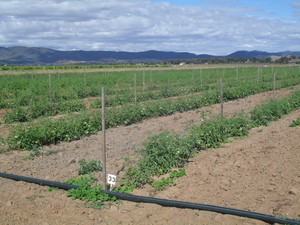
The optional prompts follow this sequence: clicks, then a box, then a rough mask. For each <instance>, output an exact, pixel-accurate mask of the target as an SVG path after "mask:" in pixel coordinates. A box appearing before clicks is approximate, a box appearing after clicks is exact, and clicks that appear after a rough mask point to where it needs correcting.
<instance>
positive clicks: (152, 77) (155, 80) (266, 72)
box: [0, 67, 298, 108]
mask: <svg viewBox="0 0 300 225" xmlns="http://www.w3.org/2000/svg"><path fill="white" fill-rule="evenodd" d="M257 70H258V69H257V68H243V69H239V70H238V71H239V72H238V73H237V72H236V71H237V69H233V68H228V69H224V71H226V72H222V71H223V69H203V70H192V69H189V70H174V69H173V70H172V69H170V70H163V71H146V72H145V73H144V72H143V71H137V72H136V73H137V94H138V97H139V98H140V100H141V101H143V100H145V98H147V99H151V98H152V97H154V98H156V99H158V98H159V97H164V96H174V95H176V93H182V92H188V93H191V92H193V89H194V91H198V90H199V87H200V86H203V85H209V84H212V83H215V82H216V79H218V78H220V77H223V78H224V79H225V80H227V81H229V80H230V79H236V80H239V81H241V80H243V79H247V80H251V79H254V78H256V77H257V76H260V78H261V80H262V81H271V80H272V76H273V74H272V70H271V68H263V70H262V71H261V70H259V72H258V71H257ZM276 70H278V77H277V79H278V80H282V79H283V78H287V79H289V78H293V77H295V76H296V75H297V74H298V73H297V68H296V67H288V68H276ZM133 73H134V72H133V71H122V72H110V73H108V72H102V73H95V72H93V73H86V74H76V73H75V74H74V73H64V74H60V73H57V74H51V81H50V82H49V77H48V75H47V74H27V75H26V74H25V75H2V76H0V79H1V82H0V108H11V107H15V106H27V105H29V104H30V103H31V100H35V99H39V100H44V101H47V102H49V101H50V94H49V83H51V92H52V96H51V100H52V102H61V101H65V100H72V99H73V100H74V99H82V98H87V97H95V96H99V95H100V92H101V86H105V87H106V88H107V96H108V97H109V96H112V97H111V100H109V104H111V105H116V103H115V102H116V101H114V100H113V99H115V98H117V99H120V100H119V101H118V102H119V103H120V102H123V100H124V99H125V102H128V100H126V98H127V99H130V101H133V93H134V91H133V88H134V87H133V86H134V76H133ZM237 74H239V75H238V76H237ZM143 77H144V78H143ZM183 87H185V88H183ZM182 89H188V90H182ZM189 89H190V90H189ZM147 93H148V95H149V96H147ZM157 93H158V94H157ZM123 96H127V97H123ZM119 103H117V104H119Z"/></svg>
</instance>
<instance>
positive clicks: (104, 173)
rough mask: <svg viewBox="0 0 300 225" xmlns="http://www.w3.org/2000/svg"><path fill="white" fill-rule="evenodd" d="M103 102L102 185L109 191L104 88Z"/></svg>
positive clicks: (103, 89) (103, 92)
mask: <svg viewBox="0 0 300 225" xmlns="http://www.w3.org/2000/svg"><path fill="white" fill-rule="evenodd" d="M101 100H102V160H103V168H102V183H103V185H104V190H107V188H106V184H107V181H106V177H107V173H106V137H105V88H104V87H102V94H101Z"/></svg>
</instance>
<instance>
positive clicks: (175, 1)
mask: <svg viewBox="0 0 300 225" xmlns="http://www.w3.org/2000/svg"><path fill="white" fill-rule="evenodd" d="M151 1H152V2H168V3H170V4H171V5H176V6H181V7H185V6H200V7H204V8H216V7H222V6H226V7H253V9H254V8H256V9H257V11H253V12H252V15H256V16H260V17H264V18H273V19H282V20H291V21H293V20H299V18H295V17H293V10H292V4H293V3H294V2H296V1H293V0H185V1H184V0H151Z"/></svg>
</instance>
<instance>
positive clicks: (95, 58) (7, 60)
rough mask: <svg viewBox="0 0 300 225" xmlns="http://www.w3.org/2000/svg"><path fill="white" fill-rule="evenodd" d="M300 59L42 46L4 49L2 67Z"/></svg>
mask: <svg viewBox="0 0 300 225" xmlns="http://www.w3.org/2000/svg"><path fill="white" fill-rule="evenodd" d="M287 55H295V56H300V52H278V53H268V52H261V51H237V52H234V53H232V54H229V55H226V56H214V55H207V54H200V55H197V54H193V53H189V52H165V51H155V50H150V51H144V52H123V51H120V52H117V51H58V50H53V49H49V48H42V47H23V46H17V47H0V64H13V65H49V64H92V63H100V64H102V63H108V64H109V63H113V64H114V63H128V62H158V61H165V60H174V59H197V58H220V57H232V58H235V57H240V58H254V57H256V58H265V57H269V56H287Z"/></svg>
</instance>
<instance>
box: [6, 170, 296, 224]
mask: <svg viewBox="0 0 300 225" xmlns="http://www.w3.org/2000/svg"><path fill="white" fill-rule="evenodd" d="M0 177H3V178H7V179H12V180H15V181H25V182H29V183H35V184H39V185H43V186H49V187H57V188H60V189H64V190H69V189H76V188H80V186H78V185H73V184H65V183H61V182H56V181H49V180H42V179H37V178H32V177H25V176H20V175H14V174H8V173H0ZM102 192H103V193H105V194H107V195H109V196H110V197H116V198H118V199H123V200H128V201H133V202H143V203H154V204H158V205H161V206H167V207H176V208H186V209H198V210H204V211H210V212H216V213H221V214H229V215H234V216H240V217H247V218H251V219H256V220H261V221H264V222H266V223H269V224H274V223H279V224H290V225H300V221H299V220H293V219H288V218H282V217H277V216H272V215H267V214H262V213H256V212H250V211H244V210H239V209H233V208H225V207H220V206H214V205H205V204H199V203H192V202H184V201H175V200H168V199H161V198H151V197H144V196H138V195H131V194H123V193H117V192H112V191H105V190H102Z"/></svg>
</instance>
